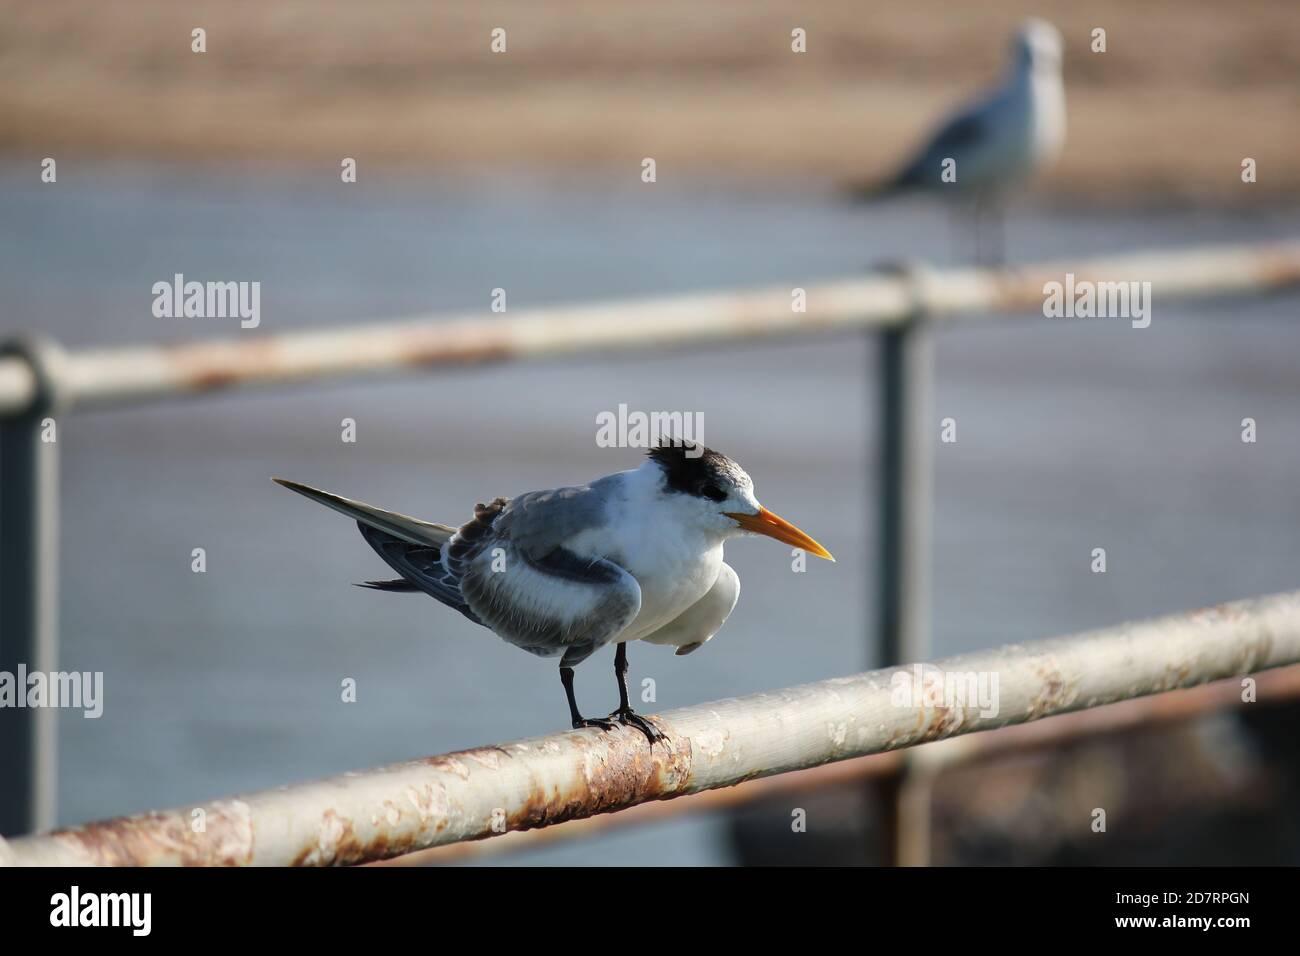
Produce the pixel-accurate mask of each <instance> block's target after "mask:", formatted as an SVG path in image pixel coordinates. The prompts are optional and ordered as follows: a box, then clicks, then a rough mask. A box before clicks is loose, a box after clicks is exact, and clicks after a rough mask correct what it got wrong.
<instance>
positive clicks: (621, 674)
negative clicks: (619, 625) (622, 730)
mask: <svg viewBox="0 0 1300 956" xmlns="http://www.w3.org/2000/svg"><path fill="white" fill-rule="evenodd" d="M614 676H615V677H617V678H618V710H616V711H614V713H612V714H610V715H609V716H610V717H611V718H612V719H614V720H617V721H618V722H619V723H620V724H628V725H630V726H632V727H635V728H636V729H637V730H639V731H641V733H643V734H645V736H646V740H648V741H650V743H651V745H652V746H653V745H654V742H655V741H656V740H666V739H667V738H666V737H665V736H664V733H663V731H661V730H660V729H659V728H658V727H656V726H655V725H654V724H652V723H650V721H648V720H646V719H645V718H644V717H642V716H641V715H640V714H638V713H636V712H635V711H633V710H632V705H631V704H630V703H628V699H627V642H624V643H622V644H619V645H618V650H617V651H615V652H614Z"/></svg>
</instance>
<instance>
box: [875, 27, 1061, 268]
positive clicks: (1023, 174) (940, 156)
mask: <svg viewBox="0 0 1300 956" xmlns="http://www.w3.org/2000/svg"><path fill="white" fill-rule="evenodd" d="M1061 62H1062V42H1061V34H1060V31H1058V30H1057V29H1056V27H1054V26H1052V25H1051V24H1050V23H1048V22H1046V21H1045V20H1039V19H1029V20H1025V21H1024V22H1023V23H1021V25H1020V28H1019V29H1018V30H1017V31H1016V34H1015V37H1014V40H1013V43H1012V62H1011V66H1010V69H1009V71H1008V73H1007V75H1006V77H1005V78H1004V80H1003V81H1002V83H1001V84H1000V85H999V86H998V87H997V88H996V89H995V90H993V91H992V92H991V93H989V94H987V95H986V96H985V97H984V98H982V99H980V100H978V101H976V102H974V103H972V104H969V105H967V106H966V107H965V108H964V109H961V110H959V111H958V112H957V113H956V114H955V115H953V116H952V117H951V118H950V119H949V120H948V121H947V122H946V123H944V124H943V126H941V127H940V128H939V130H938V132H936V133H935V134H934V136H933V137H932V138H931V139H930V141H929V143H927V144H926V146H925V147H924V148H923V149H922V150H921V151H920V152H919V153H917V154H916V156H915V157H913V159H912V160H911V161H910V162H908V163H907V164H906V165H904V166H903V168H902V169H901V170H900V171H899V172H898V173H896V174H895V175H894V176H893V177H892V178H890V179H889V180H888V181H887V182H886V183H885V184H884V185H883V186H878V187H876V188H874V189H870V190H868V191H867V192H866V193H864V194H863V198H868V199H876V198H885V197H889V196H895V195H899V194H903V193H912V192H924V193H933V194H940V195H946V196H952V195H954V194H955V195H957V196H960V197H963V198H966V199H969V200H973V203H974V208H975V229H976V245H977V247H978V243H979V219H980V213H981V210H982V209H984V208H992V209H993V210H994V211H995V214H996V215H997V216H998V217H999V219H1000V216H1001V210H1002V206H1003V205H1004V203H1005V201H1006V199H1007V197H1008V196H1009V194H1010V193H1011V192H1012V191H1013V190H1014V189H1015V188H1016V187H1017V186H1020V185H1021V184H1022V183H1024V182H1026V181H1027V180H1028V179H1030V178H1031V177H1032V176H1034V175H1035V174H1036V173H1038V172H1039V171H1040V170H1041V169H1043V168H1044V167H1046V166H1048V165H1050V164H1051V163H1052V162H1053V161H1055V159H1056V158H1057V156H1059V155H1060V152H1061V148H1062V146H1063V145H1064V143H1065V85H1064V83H1063V81H1062V79H1061ZM948 160H952V163H950V164H946V161H948ZM946 165H947V166H949V167H951V174H950V175H949V176H948V178H949V179H950V180H952V181H950V182H945V181H944V173H945V166H946ZM953 175H955V177H956V178H955V179H953V178H952V177H953ZM999 226H1000V222H999ZM1000 232H1001V230H1000V228H999V234H1000ZM998 247H999V248H998V253H997V255H996V256H995V258H996V259H998V260H1000V259H1001V241H1000V235H999V242H998Z"/></svg>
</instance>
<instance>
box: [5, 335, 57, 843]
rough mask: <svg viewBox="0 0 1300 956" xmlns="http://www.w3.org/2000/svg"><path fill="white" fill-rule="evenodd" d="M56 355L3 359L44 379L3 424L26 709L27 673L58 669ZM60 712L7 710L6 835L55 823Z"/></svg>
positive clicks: (13, 631)
mask: <svg viewBox="0 0 1300 956" xmlns="http://www.w3.org/2000/svg"><path fill="white" fill-rule="evenodd" d="M58 354H59V353H58V352H57V349H55V347H54V346H53V345H47V344H44V343H31V342H15V343H9V344H5V345H0V355H17V356H19V357H21V358H23V359H25V360H26V361H27V362H28V365H29V366H30V367H31V369H32V371H33V375H34V377H35V380H36V396H35V400H34V401H33V403H32V404H31V405H30V406H29V407H28V408H27V409H25V410H24V411H23V412H21V413H19V414H18V415H15V416H11V417H7V418H3V419H0V671H3V672H8V673H9V674H11V675H13V679H14V681H15V692H16V693H17V694H18V695H20V696H21V697H22V698H23V700H22V701H21V703H22V704H25V703H26V694H27V685H26V681H25V680H23V679H21V678H22V675H24V674H29V673H32V672H34V671H43V672H46V673H49V672H51V671H53V670H55V669H56V668H57V667H58V623H57V613H58V573H59V568H58V506H59V499H58V495H59V478H58V444H57V441H56V440H50V439H51V438H54V439H57V432H54V433H51V432H50V430H49V425H48V423H49V422H50V421H52V420H53V419H52V416H53V414H54V409H55V405H56V402H55V398H54V394H55V388H54V385H55V380H54V377H53V374H52V373H53V368H52V366H51V360H53V359H54V358H56V357H57V355H58ZM15 703H19V702H18V701H15ZM58 714H59V712H58V710H57V709H55V708H53V707H49V706H44V707H27V706H13V707H4V708H2V709H0V762H2V766H3V768H4V773H3V775H0V834H5V835H10V834H17V833H27V832H32V831H39V830H48V829H51V828H52V827H53V826H54V822H55V812H56V799H57V795H58V749H57V745H58Z"/></svg>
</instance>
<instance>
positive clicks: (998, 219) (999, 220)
mask: <svg viewBox="0 0 1300 956" xmlns="http://www.w3.org/2000/svg"><path fill="white" fill-rule="evenodd" d="M991 209H992V219H993V224H992V229H991V230H990V231H991V232H992V233H993V242H992V246H993V253H992V256H991V257H990V258H991V261H990V263H989V265H992V266H995V267H996V268H999V269H1001V268H1002V267H1003V266H1005V265H1006V264H1007V206H1006V203H1005V202H1004V201H1003V200H1002V199H1001V198H1000V197H999V198H997V199H994V200H993V204H992V207H991Z"/></svg>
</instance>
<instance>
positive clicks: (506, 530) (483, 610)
mask: <svg viewBox="0 0 1300 956" xmlns="http://www.w3.org/2000/svg"><path fill="white" fill-rule="evenodd" d="M608 490H609V486H608V485H606V484H604V483H603V482H597V483H594V484H593V485H587V486H581V487H576V488H557V489H554V490H551V491H538V492H531V493H529V494H526V495H520V496H519V497H517V498H514V499H506V498H498V499H496V501H493V502H492V503H491V504H489V505H480V506H478V507H477V508H475V509H474V520H473V521H471V522H469V523H468V524H466V525H465V526H464V527H462V528H461V529H460V530H459V531H458V532H456V535H455V537H453V538H452V540H451V541H450V542H448V544H447V546H446V548H445V549H444V550H443V564H444V566H445V567H446V569H447V570H448V572H450V574H451V575H452V576H453V577H454V578H455V579H456V582H457V584H458V586H459V589H460V593H461V594H462V595H463V596H464V599H465V602H466V604H467V605H468V606H469V608H470V609H471V610H472V611H473V612H474V614H475V615H476V616H477V617H478V618H479V619H480V620H481V621H482V622H483V623H484V624H485V625H487V626H488V627H489V628H491V629H492V630H493V631H495V632H496V633H497V634H499V635H500V636H501V637H503V638H505V639H506V640H507V641H509V642H510V643H511V644H515V645H516V646H518V647H522V648H524V649H525V650H527V651H531V652H533V653H534V654H540V655H544V656H549V655H552V654H560V653H563V654H564V660H563V661H562V664H563V665H565V666H573V665H574V664H577V663H578V662H579V661H581V660H583V659H585V658H586V657H588V656H589V655H590V654H591V653H592V652H593V651H595V650H596V648H598V647H600V646H601V645H603V644H606V643H608V642H609V641H611V640H613V639H614V638H615V637H617V636H618V635H619V634H620V633H621V632H622V631H624V630H625V629H626V628H627V626H628V625H629V624H631V623H632V621H633V620H634V619H635V618H636V616H637V614H638V613H639V612H640V610H641V586H640V585H639V584H637V582H636V579H635V578H633V577H632V575H630V574H628V573H627V571H626V570H624V569H623V568H622V567H620V566H619V565H618V564H617V563H616V562H615V561H613V560H611V559H610V558H605V557H580V556H579V555H577V554H575V553H574V552H573V551H571V550H570V549H569V548H568V547H566V542H568V541H569V540H570V539H571V538H573V536H575V535H577V534H579V533H580V532H582V531H585V530H587V529H588V528H592V527H596V526H598V525H599V524H601V523H602V522H603V521H604V519H605V502H606V495H607V493H608Z"/></svg>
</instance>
